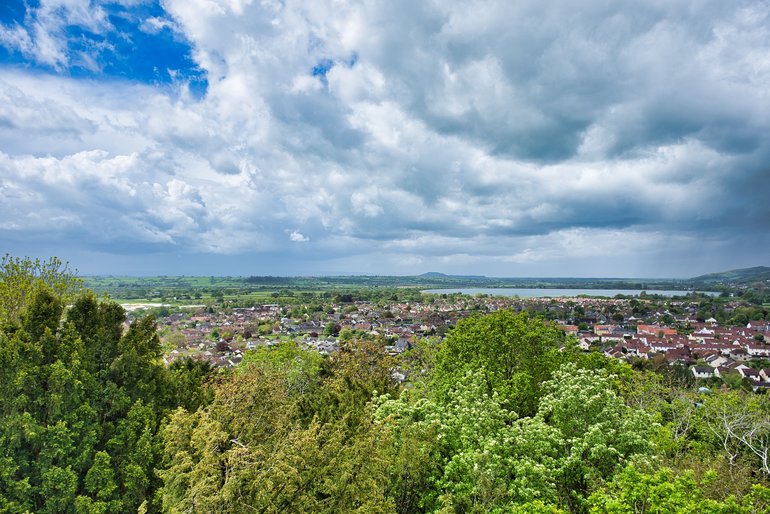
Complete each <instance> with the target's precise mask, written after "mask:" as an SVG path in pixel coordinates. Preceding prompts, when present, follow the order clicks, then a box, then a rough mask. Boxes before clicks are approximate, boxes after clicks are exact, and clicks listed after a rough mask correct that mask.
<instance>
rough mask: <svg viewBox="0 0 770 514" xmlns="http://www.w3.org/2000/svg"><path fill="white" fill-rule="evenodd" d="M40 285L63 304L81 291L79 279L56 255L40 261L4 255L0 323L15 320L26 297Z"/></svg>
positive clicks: (0, 277)
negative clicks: (45, 287)
mask: <svg viewBox="0 0 770 514" xmlns="http://www.w3.org/2000/svg"><path fill="white" fill-rule="evenodd" d="M40 285H45V286H47V288H48V290H49V291H50V293H51V295H52V296H53V297H55V298H57V299H58V300H59V301H60V302H62V303H66V302H67V301H68V300H69V299H71V298H72V297H73V296H74V295H76V294H77V293H78V292H79V291H81V290H82V287H83V282H82V280H81V279H79V278H78V277H77V276H76V275H75V273H74V272H73V271H72V270H70V268H69V265H68V264H66V263H62V261H61V260H59V259H57V258H56V257H52V258H51V259H49V260H47V261H41V260H40V259H35V260H31V259H29V258H19V257H12V256H10V255H9V254H6V255H4V256H3V258H2V260H0V324H2V323H8V322H17V321H19V318H20V315H21V311H22V309H23V308H24V307H25V306H26V305H28V299H29V297H30V296H31V295H32V293H33V292H34V290H35V288H36V287H38V286H40Z"/></svg>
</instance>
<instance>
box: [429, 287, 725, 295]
mask: <svg viewBox="0 0 770 514" xmlns="http://www.w3.org/2000/svg"><path fill="white" fill-rule="evenodd" d="M642 291H643V290H641V289H543V288H519V287H515V288H513V287H499V288H497V287H467V288H456V289H426V290H424V291H423V293H429V294H455V293H461V294H467V295H477V294H486V295H489V296H518V297H520V298H568V297H575V296H604V297H608V298H613V297H614V296H616V295H619V294H622V295H624V296H639V294H640V293H642ZM644 292H645V293H646V294H648V295H660V296H668V297H672V296H684V295H686V294H688V293H690V292H692V291H673V290H654V289H645V290H644ZM697 292H698V293H702V294H707V295H709V296H719V293H717V292H713V291H697Z"/></svg>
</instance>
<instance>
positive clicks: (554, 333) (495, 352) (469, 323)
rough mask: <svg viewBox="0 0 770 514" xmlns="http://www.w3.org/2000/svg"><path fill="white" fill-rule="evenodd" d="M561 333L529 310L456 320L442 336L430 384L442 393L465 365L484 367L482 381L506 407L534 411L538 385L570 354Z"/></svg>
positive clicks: (481, 368)
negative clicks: (566, 350)
mask: <svg viewBox="0 0 770 514" xmlns="http://www.w3.org/2000/svg"><path fill="white" fill-rule="evenodd" d="M564 344H565V338H564V334H563V333H562V332H561V331H559V330H558V329H557V328H556V327H554V326H552V325H550V324H547V323H544V322H543V321H542V320H540V319H537V318H532V317H530V316H529V315H528V314H527V313H520V314H514V313H513V312H512V311H510V310H500V311H497V312H495V313H493V314H490V315H487V316H475V317H471V318H467V319H465V320H462V321H460V322H459V323H458V324H457V327H456V328H455V329H454V330H452V332H450V334H449V335H448V336H447V338H446V339H445V340H444V342H443V344H442V346H441V348H440V350H439V352H438V355H437V356H436V365H435V370H434V375H433V376H434V379H433V387H434V389H435V391H436V393H437V394H438V395H440V396H443V397H446V396H447V394H448V393H449V391H450V390H451V388H452V387H453V385H454V384H456V383H457V382H458V381H459V380H460V379H461V378H462V377H463V376H464V375H465V373H466V371H468V370H483V371H484V380H485V383H486V386H487V387H488V389H489V390H490V391H495V392H496V393H497V394H498V395H499V398H500V401H501V402H502V403H503V404H504V406H505V407H506V408H508V409H511V410H516V411H518V412H519V413H520V414H522V415H532V414H534V412H535V410H536V407H537V401H538V399H539V397H540V394H541V384H542V383H543V382H544V381H546V380H547V379H548V378H550V376H551V373H552V372H553V370H555V369H556V368H558V367H559V364H560V363H561V362H563V361H565V360H566V359H567V358H568V353H569V352H562V351H560V348H561V347H562V346H563V345H564Z"/></svg>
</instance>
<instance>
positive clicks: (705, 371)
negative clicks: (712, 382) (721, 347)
mask: <svg viewBox="0 0 770 514" xmlns="http://www.w3.org/2000/svg"><path fill="white" fill-rule="evenodd" d="M690 371H692V376H693V377H695V378H711V377H713V376H714V370H713V369H712V368H711V367H709V366H693V367H692V368H690Z"/></svg>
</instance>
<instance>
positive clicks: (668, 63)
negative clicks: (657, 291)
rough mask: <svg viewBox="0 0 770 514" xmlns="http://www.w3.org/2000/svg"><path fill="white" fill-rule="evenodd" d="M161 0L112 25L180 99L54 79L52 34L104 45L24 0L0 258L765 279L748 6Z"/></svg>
mask: <svg viewBox="0 0 770 514" xmlns="http://www.w3.org/2000/svg"><path fill="white" fill-rule="evenodd" d="M123 3H124V4H126V5H127V6H128V7H127V11H126V12H134V11H131V10H130V9H129V7H131V4H136V5H139V4H145V3H146V2H142V1H141V0H136V1H134V2H130V1H125V0H124V2H123ZM134 7H135V6H134ZM156 7H158V6H156ZM162 8H163V9H162V12H158V11H157V9H150V8H149V7H148V6H147V5H144V7H142V10H139V11H136V12H139V13H147V14H146V15H145V16H144V17H142V16H140V15H136V16H135V17H134V18H135V19H134V23H135V25H136V26H137V27H139V28H140V29H141V30H139V31H138V32H136V33H137V34H138V33H140V32H141V33H143V34H148V36H147V37H152V33H153V30H155V31H156V32H157V31H160V30H165V31H172V32H173V33H174V34H175V36H174V37H175V38H177V40H179V41H186V42H188V44H189V45H190V46H189V52H190V54H189V55H190V57H189V59H190V62H191V63H192V64H191V66H193V67H195V68H196V69H197V70H199V71H201V72H203V73H205V75H206V78H207V86H208V87H207V89H206V91H205V94H203V95H201V94H196V92H195V91H194V90H191V88H190V86H189V83H190V79H189V76H190V75H189V74H188V75H185V72H184V70H182V71H181V72H179V75H176V77H177V78H176V79H175V80H172V81H171V82H169V83H165V84H162V85H159V84H158V82H157V80H149V79H148V80H143V79H141V78H140V79H137V77H133V78H132V77H129V79H130V80H115V79H114V78H113V79H109V80H108V79H107V78H105V77H103V76H102V75H99V73H98V72H94V74H93V75H91V76H90V77H88V78H83V77H79V76H73V74H72V73H68V70H71V69H73V67H74V66H76V65H77V64H76V63H78V62H85V60H88V59H89V58H92V60H93V62H94V63H98V62H100V61H99V59H98V58H97V57H99V56H101V57H99V58H101V59H102V61H105V60H107V57H105V54H104V53H103V52H102V53H98V52H97V53H90V54H89V52H88V51H86V50H82V49H73V47H72V45H71V44H69V43H67V41H65V40H64V39H62V38H63V36H62V34H67V33H69V32H67V31H71V27H72V26H73V25H77V26H80V27H85V29H84V30H86V29H87V30H88V31H91V32H93V33H102V32H110V31H114V30H117V29H116V23H115V22H114V21H112V20H113V18H112V17H111V16H108V15H106V14H104V12H105V11H103V10H101V9H102V6H101V4H100V3H99V2H94V1H88V0H67V1H66V2H65V1H63V0H58V1H56V2H52V1H42V2H41V5H40V7H39V8H37V10H35V11H34V12H32V11H30V10H27V14H26V17H25V20H24V22H23V23H18V22H13V23H10V22H9V23H5V24H4V25H3V26H2V28H0V45H3V46H4V47H5V48H6V51H7V52H9V55H10V53H12V54H13V55H17V56H18V55H22V56H23V58H22V59H21V60H22V61H23V62H24V63H25V64H24V65H23V66H21V65H19V64H15V65H13V66H12V65H10V64H7V65H6V66H5V67H3V68H0V239H2V240H4V241H7V242H8V250H9V251H14V252H18V251H23V252H38V253H49V254H59V255H62V254H63V255H64V256H65V257H66V256H67V255H71V256H73V259H72V260H73V261H74V263H75V264H76V265H77V266H78V267H79V268H80V269H81V271H85V272H107V271H112V272H114V273H120V272H122V271H128V272H133V273H173V272H175V271H179V272H185V273H198V274H211V273H215V274H218V273H225V274H227V273H242V274H249V273H254V274H266V273H289V274H312V273H331V272H343V271H351V272H376V273H394V274H395V273H420V272H423V271H428V270H438V271H445V272H450V273H454V272H459V273H465V272H474V273H484V274H487V275H533V274H535V275H537V274H543V275H562V276H563V275H604V276H607V275H628V276H639V275H646V276H688V275H695V274H698V273H699V272H702V271H703V272H705V271H714V270H716V269H722V268H724V267H739V266H744V265H754V264H760V263H763V262H764V263H766V256H767V252H768V250H770V230H769V229H768V227H770V202H769V201H768V191H769V190H770V189H768V184H770V98H769V97H770V88H769V87H768V84H770V29H769V28H768V27H770V5H769V4H768V3H767V2H764V1H738V2H718V1H697V2H696V1H692V2H673V3H672V2H658V1H653V0H649V1H639V2H634V3H633V5H626V4H623V3H620V4H619V3H617V2H610V1H597V2H592V3H590V5H589V4H586V3H585V2H571V1H569V2H559V3H558V5H543V3H542V2H534V1H532V2H526V1H524V2H506V1H499V2H495V1H479V2H444V1H438V0H437V1H433V2H412V1H400V0H391V1H388V2H378V1H363V2H347V1H342V0H329V1H318V2H300V1H286V2H271V1H267V0H265V1H262V2H259V1H249V0H227V1H226V0H164V1H163V2H162ZM150 14H152V16H150ZM134 37H137V36H134ZM107 39H109V38H107ZM86 46H88V45H86ZM78 52H79V53H78ZM89 56H91V57H89ZM94 56H96V57H94ZM129 57H130V56H127V57H126V58H129ZM78 59H79V60H78ZM17 60H19V59H17ZM9 61H10V59H9ZM100 66H101V67H102V68H104V67H109V66H110V65H109V63H106V64H105V63H104V62H102V64H101V65H100ZM40 69H43V70H45V72H41V71H39V70H40ZM168 71H169V76H175V75H174V70H173V69H169V70H168ZM185 77H187V78H185ZM763 259H765V261H763ZM180 262H184V263H185V264H184V266H185V267H183V268H181V271H180ZM218 263H221V264H222V265H223V266H226V267H227V269H217V266H219V264H218ZM225 263H226V264H225ZM110 266H113V267H126V269H112V268H110Z"/></svg>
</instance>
